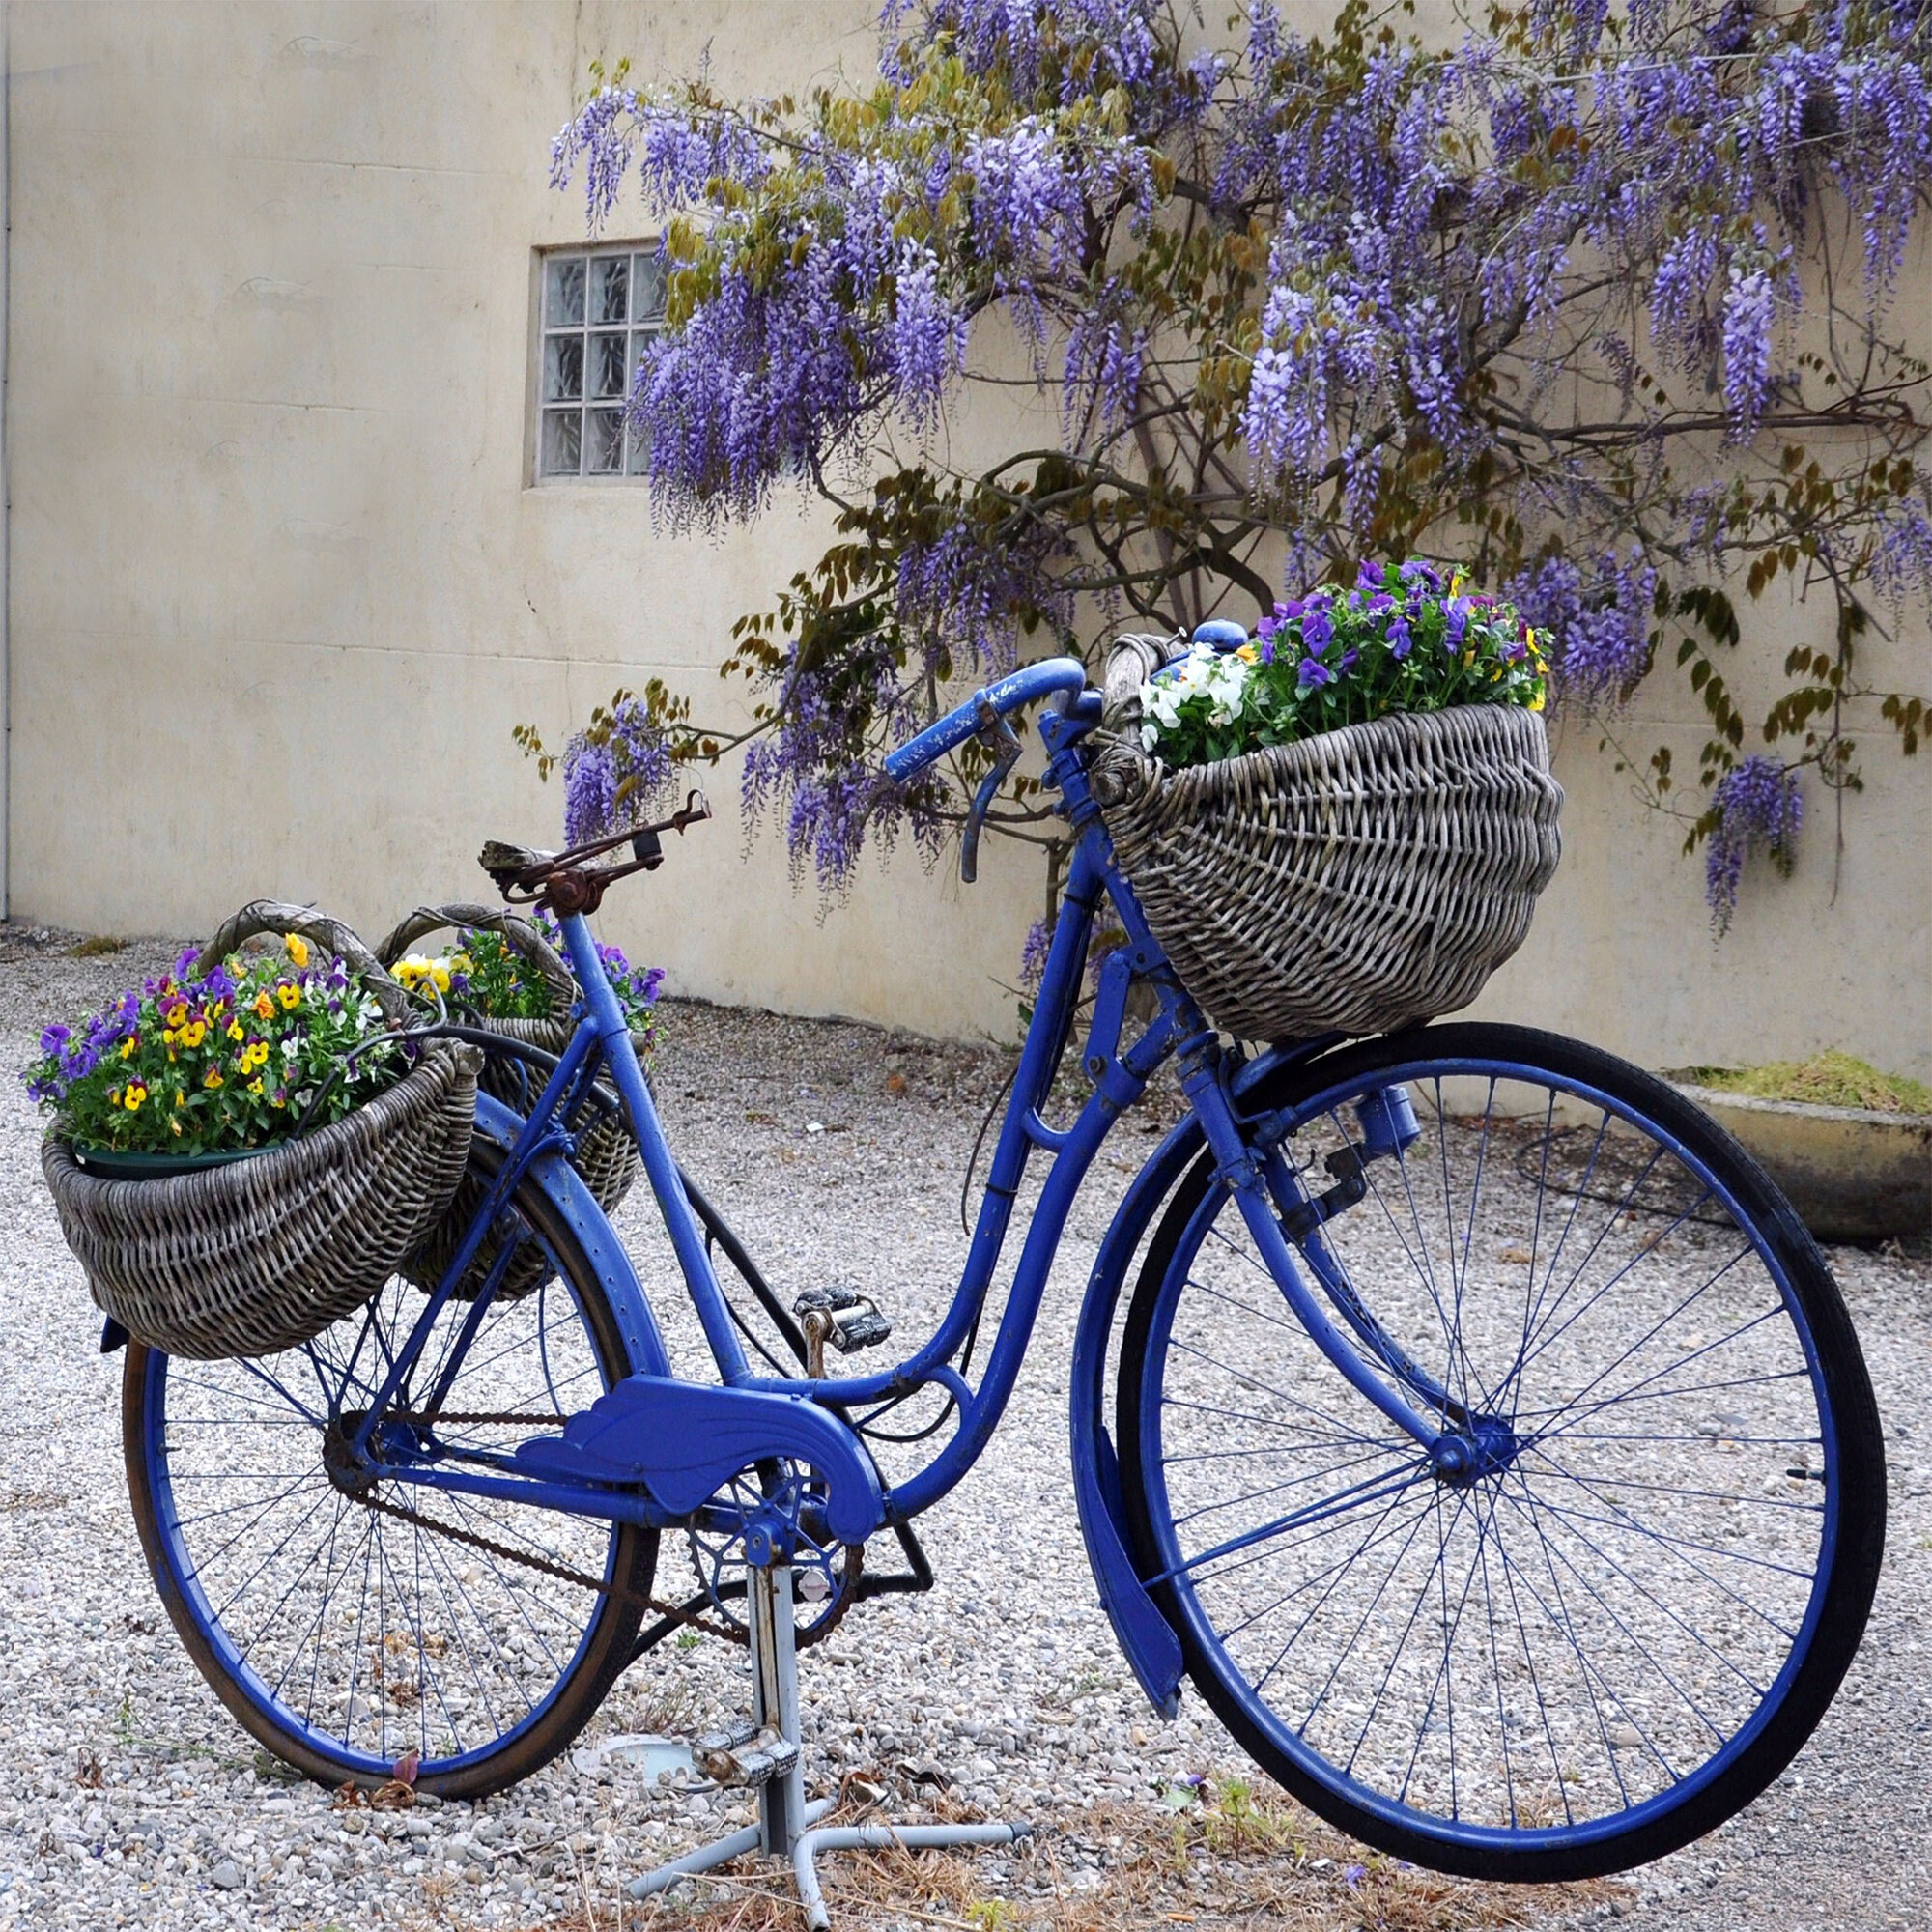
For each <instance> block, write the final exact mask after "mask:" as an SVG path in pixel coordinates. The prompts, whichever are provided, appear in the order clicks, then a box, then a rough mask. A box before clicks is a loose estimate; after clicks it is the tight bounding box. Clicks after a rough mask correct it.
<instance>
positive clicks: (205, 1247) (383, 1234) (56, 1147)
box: [42, 900, 482, 1361]
mask: <svg viewBox="0 0 1932 1932" xmlns="http://www.w3.org/2000/svg"><path fill="white" fill-rule="evenodd" d="M256 932H274V933H284V932H297V933H299V934H301V935H302V936H303V937H304V938H306V939H308V940H310V941H311V942H312V943H313V944H315V945H317V946H319V947H321V948H324V949H326V950H327V951H329V952H335V953H338V954H340V955H341V956H342V957H343V958H345V959H347V960H348V961H349V962H350V963H351V964H352V965H354V966H356V967H357V968H358V969H359V970H361V971H362V972H363V973H364V975H365V976H366V978H367V983H368V984H369V985H370V988H371V990H372V991H373V992H374V993H375V994H376V996H377V998H378V999H380V1000H382V1001H383V1003H384V1009H385V1011H386V1012H387V1013H388V1015H389V1016H390V1017H391V1018H394V1019H397V1020H400V1019H401V1018H402V1016H403V1014H404V1012H405V1010H406V1005H405V1003H404V1002H403V998H402V989H401V988H400V987H398V986H396V985H395V983H394V981H392V980H389V979H388V978H387V976H386V975H385V974H384V973H382V971H381V968H380V967H378V966H377V965H376V962H375V960H374V958H373V957H372V956H371V955H370V953H369V952H368V950H367V949H366V948H365V947H364V946H363V945H362V943H361V942H360V941H359V940H358V939H356V938H355V934H354V933H352V932H350V931H349V929H348V928H347V927H346V926H342V925H340V924H338V923H337V922H335V921H333V920H329V919H326V918H323V917H321V916H319V915H317V914H315V913H313V912H310V911H307V910H306V909H304V908H302V907H299V906H289V905H279V904H276V903H274V902H272V901H270V900H259V901H257V902H256V903H255V904H253V905H251V906H246V907H244V908H243V909H242V910H241V912H239V913H237V914H236V916H235V917H234V918H233V919H232V920H230V921H229V922H228V923H227V924H226V925H224V926H223V927H222V928H221V930H220V932H218V933H217V934H216V935H215V937H214V939H213V941H212V942H211V943H210V945H209V947H208V948H207V950H206V951H205V952H203V954H202V958H201V962H200V966H199V970H203V971H205V970H207V969H208V967H210V966H212V965H213V964H215V963H216V962H218V961H219V960H220V959H222V958H224V957H226V955H227V954H228V953H230V952H233V951H234V950H235V949H236V947H238V946H239V945H240V944H241V941H242V940H244V939H246V938H247V937H249V936H250V935H251V934H253V933H256ZM481 1059H482V1055H481V1054H480V1053H479V1052H477V1051H476V1049H474V1048H473V1047H464V1046H456V1045H449V1044H441V1045H433V1046H431V1047H430V1048H428V1050H427V1051H425V1053H424V1054H423V1057H422V1059H421V1061H420V1062H419V1063H418V1065H416V1066H415V1068H414V1069H413V1070H412V1072H410V1073H409V1074H407V1075H406V1076H405V1077H404V1078H403V1079H402V1080H400V1081H398V1082H397V1083H396V1085H395V1086H393V1087H391V1088H389V1089H388V1090H387V1091H386V1092H385V1093H383V1094H378V1095H377V1097H376V1098H375V1099H373V1100H371V1101H369V1102H368V1103H367V1104H366V1105H364V1106H361V1107H358V1108H356V1109H355V1112H354V1113H352V1114H350V1115H348V1116H346V1117H345V1118H344V1119H342V1120H340V1121H337V1122H335V1123H334V1124H333V1125H331V1126H327V1127H323V1128H320V1129H318V1130H317V1131H316V1132H314V1133H311V1134H305V1135H303V1136H302V1137H301V1138H299V1139H298V1140H292V1141H289V1142H287V1143H285V1144H284V1145H283V1146H281V1147H277V1148H273V1149H270V1150H269V1151H266V1152H264V1153H261V1154H258V1155H256V1156H254V1157H253V1158H251V1159H248V1160H240V1161H231V1162H227V1163H224V1164H223V1165H220V1166H216V1167H210V1168H205V1169H201V1170H198V1171H196V1172H194V1173H191V1174H181V1175H173V1176H169V1177H166V1178H164V1179H153V1180H118V1179H106V1178H104V1177H102V1176H100V1175H98V1174H93V1173H90V1172H88V1171H87V1170H86V1169H85V1168H83V1167H82V1166H81V1165H80V1163H79V1162H78V1161H77V1160H76V1159H75V1158H74V1154H73V1151H72V1149H71V1147H70V1146H69V1144H68V1142H67V1141H66V1140H65V1139H64V1138H63V1137H61V1136H60V1134H59V1133H58V1131H56V1132H55V1133H53V1134H50V1135H48V1137H47V1139H46V1142H45V1144H44V1146H43V1150H42V1166H43V1169H44V1171H45V1174H46V1177H47V1184H48V1186H49V1187H50V1188H51V1189H52V1190H53V1196H54V1203H55V1206H56V1208H58V1209H59V1212H60V1220H61V1230H62V1232H63V1234H65V1235H66V1236H67V1242H68V1245H69V1247H71V1249H72V1250H73V1252H74V1254H75V1255H76V1256H77V1257H78V1258H79V1260H80V1263H81V1265H82V1266H83V1267H84V1268H86V1270H87V1276H88V1282H89V1285H90V1287H91V1288H92V1289H93V1292H94V1299H95V1301H96V1302H97V1303H98V1304H99V1307H100V1308H101V1310H102V1311H103V1313H105V1314H107V1315H109V1316H111V1317H112V1318H113V1319H114V1320H115V1321H118V1322H120V1324H121V1325H122V1326H123V1327H124V1328H126V1329H127V1330H128V1333H129V1334H130V1335H134V1336H136V1337H138V1338H139V1339H140V1340H141V1341H144V1342H147V1343H149V1344H150V1345H152V1346H153V1347H156V1348H158V1349H164V1350H167V1352H168V1353H169V1354H172V1355H187V1356H193V1357H196V1358H198V1359H200V1360H204V1361H207V1360H213V1359H217V1358H220V1357H224V1356H233V1355H267V1354H272V1353H274V1352H275V1351H276V1350H281V1349H292V1348H296V1347H298V1345H299V1344H301V1343H303V1342H306V1341H309V1340H311V1339H312V1338H314V1337H315V1336H317V1335H319V1334H321V1333H322V1331H323V1330H324V1329H325V1328H327V1326H328V1325H329V1324H330V1323H331V1322H334V1321H340V1320H341V1319H342V1318H343V1317H344V1316H346V1315H352V1314H354V1313H355V1310H356V1309H357V1308H359V1307H360V1306H361V1305H362V1304H363V1303H364V1302H365V1301H367V1300H368V1299H369V1297H370V1296H371V1295H372V1294H374V1293H377V1292H378V1291H379V1290H380V1289H381V1288H382V1286H383V1284H384V1282H385V1281H387V1280H388V1279H389V1277H390V1276H391V1275H393V1274H394V1273H396V1271H397V1269H398V1267H399V1265H400V1264H401V1263H402V1262H403V1261H404V1259H405V1258H406V1257H407V1256H408V1255H409V1254H410V1252H411V1250H412V1249H413V1248H414V1247H415V1246H416V1244H417V1243H418V1242H419V1241H420V1240H421V1239H422V1237H423V1235H424V1232H425V1231H426V1230H427V1229H429V1228H430V1227H432V1226H433V1225H434V1224H435V1223H436V1221H437V1220H438V1219H439V1217H440V1215H441V1214H442V1213H443V1211H444V1209H445V1208H447V1206H448V1203H449V1200H450V1197H451V1195H452V1194H453V1193H454V1192H455V1190H456V1186H457V1183H458V1182H459V1181H460V1180H461V1179H462V1178H463V1170H464V1165H465V1163H466V1162H467V1160H468V1159H469V1137H470V1131H471V1128H472V1126H473V1124H474V1118H475V1105H476V1072H477V1066H478V1064H479V1063H480V1061H481Z"/></svg>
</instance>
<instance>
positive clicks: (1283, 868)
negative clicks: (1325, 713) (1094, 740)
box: [1091, 704, 1563, 1040]
mask: <svg viewBox="0 0 1932 1932" xmlns="http://www.w3.org/2000/svg"><path fill="white" fill-rule="evenodd" d="M1110 722H1112V721H1110ZM1130 722H1131V721H1130V720H1122V721H1121V723H1122V725H1126V724H1129V723H1130ZM1091 782H1092V785H1093V790H1094V799H1095V800H1096V802H1097V803H1098V804H1099V806H1100V809H1101V817H1102V819H1103V821H1104V822H1105V824H1106V828H1107V831H1108V834H1109V836H1110V837H1111V838H1112V839H1113V843H1114V854H1115V858H1116V860H1117V861H1118V863H1119V865H1120V867H1121V870H1122V872H1123V873H1124V874H1125V875H1126V877H1127V879H1128V881H1129V883H1130V884H1131V885H1132V886H1133V889H1134V892H1135V895H1136V896H1137V897H1138V898H1139V900H1140V903H1141V907H1142V910H1143V911H1144V912H1145V913H1146V915H1147V922H1148V924H1149V926H1150V927H1151V929H1152V931H1153V934H1154V936H1155V938H1157V939H1158V940H1159V941H1160V943H1161V945H1162V946H1163V947H1164V948H1165V949H1166V951H1167V954H1168V957H1169V958H1170V959H1171V960H1172V961H1173V963H1174V968H1175V971H1176V972H1177V973H1178V974H1179V976H1180V980H1181V983H1182V984H1183V985H1184V986H1186V988H1187V989H1188V991H1189V992H1190V993H1192V994H1193V996H1194V998H1195V999H1196V1000H1197V1001H1198V1002H1199V1003H1200V1005H1201V1007H1202V1008H1203V1009H1204V1010H1205V1011H1206V1012H1207V1013H1208V1017H1209V1018H1210V1019H1212V1020H1213V1022H1214V1023H1215V1025H1216V1026H1218V1027H1220V1028H1222V1029H1224V1030H1225V1031H1226V1032H1228V1033H1232V1034H1234V1035H1236V1036H1237V1037H1240V1038H1243V1039H1266V1040H1275V1039H1289V1038H1306V1037H1310V1036H1311V1035H1315V1034H1321V1033H1331V1032H1335V1033H1347V1034H1370V1033H1386V1032H1391V1031H1393V1030H1394V1029H1396V1028H1398V1027H1403V1026H1409V1025H1413V1024H1415V1023H1416V1022H1418V1021H1422V1020H1426V1019H1433V1018H1435V1016H1436V1015H1437V1014H1439V1013H1446V1012H1452V1011H1454V1010H1455V1009H1457V1008H1458V1007H1463V1006H1466V1005H1468V1003H1469V1002H1470V1001H1471V1000H1473V999H1474V998H1475V997H1476V995H1477V994H1478V993H1479V992H1481V990H1482V988H1483V983H1484V981H1485V980H1488V979H1489V977H1490V975H1491V974H1492V973H1493V972H1494V971H1495V969H1496V968H1497V967H1498V966H1500V965H1501V964H1502V962H1503V961H1504V960H1505V959H1507V958H1508V957H1509V956H1510V954H1511V953H1512V952H1515V951H1516V950H1517V948H1518V947H1519V946H1520V945H1521V944H1522V941H1523V938H1524V935H1525V934H1526V933H1527V932H1528V931H1529V922H1530V915H1531V913H1532V912H1533V911H1534V909H1535V905H1536V896H1537V895H1538V894H1539V893H1540V892H1541V891H1542V890H1543V888H1544V887H1545V886H1546V885H1548V882H1549V879H1550V876H1551V874H1552V873H1554V871H1555V870H1556V861H1557V857H1558V854H1559V852H1560V850H1561V841H1560V838H1559V835H1558V832H1557V822H1556V821H1557V813H1558V811H1559V810H1560V809H1561V807H1562V803H1563V788H1562V787H1561V786H1560V785H1559V784H1558V783H1557V782H1556V781H1555V780H1554V779H1553V778H1551V776H1550V774H1549V747H1548V739H1547V738H1546V736H1545V734H1544V728H1543V719H1542V718H1541V716H1540V715H1538V714H1537V713H1535V712H1531V711H1525V710H1522V709H1520V708H1519V707H1517V706H1514V705H1501V704H1471V705H1462V706H1458V707H1456V708H1454V709H1451V710H1447V711H1435V712H1425V713H1417V714H1408V713H1401V714H1395V715H1391V716H1389V717H1386V718H1379V719H1377V720H1376V721H1375V722H1374V723H1372V724H1367V725H1346V726H1344V727H1343V728H1342V729H1341V730H1338V731H1327V732H1323V733H1321V735H1320V736H1318V737H1314V738H1307V739H1303V740H1302V741H1301V742H1299V743H1297V744H1293V745H1280V746H1269V747H1267V748H1265V749H1264V750H1262V751H1259V752H1250V753H1246V754H1245V755H1243V756H1241V757H1237V758H1229V759H1226V760H1223V761H1221V762H1219V763H1215V764H1208V765H1194V766H1189V767H1187V768H1186V769H1184V770H1179V771H1170V770H1168V769H1167V768H1166V767H1165V766H1163V765H1162V764H1161V763H1160V762H1159V761H1158V760H1156V759H1153V758H1150V757H1147V756H1146V755H1144V754H1143V753H1142V752H1141V751H1140V749H1139V747H1138V745H1137V743H1135V742H1134V741H1133V739H1132V738H1131V737H1130V736H1113V735H1108V736H1106V737H1103V738H1101V739H1099V740H1098V749H1097V751H1096V753H1095V755H1094V762H1093V766H1092V769H1091Z"/></svg>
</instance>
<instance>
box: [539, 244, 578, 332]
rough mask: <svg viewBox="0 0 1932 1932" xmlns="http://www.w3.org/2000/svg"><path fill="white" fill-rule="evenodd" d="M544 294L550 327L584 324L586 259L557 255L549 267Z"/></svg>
mask: <svg viewBox="0 0 1932 1932" xmlns="http://www.w3.org/2000/svg"><path fill="white" fill-rule="evenodd" d="M544 282H545V294H544V324H545V326H546V327H550V328H569V327H573V326H574V325H575V326H581V325H582V321H583V257H582V255H553V256H552V257H551V259H550V262H549V264H548V265H547V269H546V272H545V277H544Z"/></svg>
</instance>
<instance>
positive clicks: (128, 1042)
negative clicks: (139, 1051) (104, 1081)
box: [121, 1033, 141, 1060]
mask: <svg viewBox="0 0 1932 1932" xmlns="http://www.w3.org/2000/svg"><path fill="white" fill-rule="evenodd" d="M140 1043H141V1037H140V1035H139V1034H134V1033H130V1034H129V1035H128V1037H127V1038H126V1039H124V1040H123V1041H122V1042H121V1058H122V1059H123V1060H132V1059H133V1057H134V1049H135V1048H136V1047H137V1046H139V1045H140Z"/></svg>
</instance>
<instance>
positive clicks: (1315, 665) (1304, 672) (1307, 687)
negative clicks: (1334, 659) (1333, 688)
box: [1295, 658, 1335, 691]
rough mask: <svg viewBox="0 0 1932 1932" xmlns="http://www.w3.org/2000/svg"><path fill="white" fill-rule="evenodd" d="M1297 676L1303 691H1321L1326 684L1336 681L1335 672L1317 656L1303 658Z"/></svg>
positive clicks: (1296, 672)
mask: <svg viewBox="0 0 1932 1932" xmlns="http://www.w3.org/2000/svg"><path fill="white" fill-rule="evenodd" d="M1295 678H1296V680H1297V682H1298V683H1299V684H1300V686H1301V688H1302V690H1303V691H1319V690H1321V687H1322V686H1323V685H1324V684H1333V683H1334V682H1335V673H1334V672H1333V671H1332V670H1330V669H1329V668H1328V667H1327V666H1326V665H1325V664H1322V663H1321V662H1320V660H1318V659H1316V658H1303V659H1302V661H1301V663H1300V666H1299V667H1298V668H1297V669H1296V671H1295Z"/></svg>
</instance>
